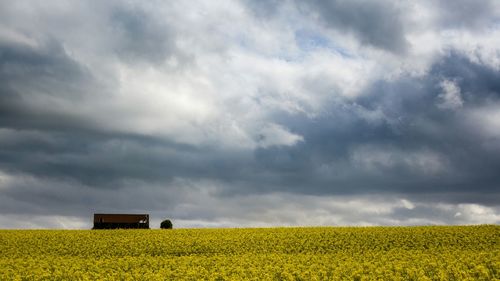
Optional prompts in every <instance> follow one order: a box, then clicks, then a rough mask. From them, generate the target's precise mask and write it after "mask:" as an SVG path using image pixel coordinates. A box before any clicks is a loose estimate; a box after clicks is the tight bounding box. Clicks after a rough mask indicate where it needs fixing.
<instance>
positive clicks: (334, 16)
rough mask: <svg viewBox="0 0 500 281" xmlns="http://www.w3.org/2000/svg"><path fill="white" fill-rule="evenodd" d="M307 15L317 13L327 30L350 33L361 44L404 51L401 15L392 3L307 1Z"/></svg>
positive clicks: (397, 51)
mask: <svg viewBox="0 0 500 281" xmlns="http://www.w3.org/2000/svg"><path fill="white" fill-rule="evenodd" d="M305 5H306V7H307V8H309V9H310V10H309V9H307V10H306V13H307V12H313V13H318V14H319V16H320V19H321V20H322V21H323V22H324V23H325V24H326V25H327V26H329V27H331V28H333V29H335V30H337V31H340V32H346V31H347V32H352V33H353V34H355V35H356V36H358V37H359V40H360V41H361V43H362V44H369V45H372V46H374V47H377V48H381V49H384V50H388V51H391V52H396V53H400V52H404V51H405V50H406V48H407V42H406V39H405V32H404V22H403V18H402V15H401V11H400V10H399V9H398V7H397V6H396V5H395V4H394V3H391V2H383V1H382V2H373V1H308V2H306V4H305Z"/></svg>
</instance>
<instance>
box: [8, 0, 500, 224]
mask: <svg viewBox="0 0 500 281" xmlns="http://www.w3.org/2000/svg"><path fill="white" fill-rule="evenodd" d="M93 213H149V214H150V216H151V218H152V223H151V227H153V228H158V227H159V224H160V221H161V220H162V219H166V218H170V219H171V220H172V222H173V224H174V228H184V227H267V226H309V225H314V226H322V225H325V226H344V225H363V226H365V225H436V224H450V225H458V224H498V223H500V1H496V0H449V1H447V0H422V1H410V0H380V1H368V0H366V1H363V0H353V1H345V0H327V1H320V0H311V1H299V0H283V1H276V0H270V1H262V0H231V1H229V0H221V1H208V0H193V1H159V0H158V1H155V0H152V1H139V0H130V1H125V0H124V1H115V0H110V1H98V0H86V1H65V0H54V1H35V0H33V1H27V0H17V1H7V0H0V228H67V229H75V228H76V229H78V228H82V229H86V228H90V227H91V225H92V215H93Z"/></svg>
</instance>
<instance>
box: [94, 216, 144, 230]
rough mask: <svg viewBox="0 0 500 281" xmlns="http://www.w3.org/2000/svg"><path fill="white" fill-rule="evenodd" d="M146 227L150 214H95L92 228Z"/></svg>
mask: <svg viewBox="0 0 500 281" xmlns="http://www.w3.org/2000/svg"><path fill="white" fill-rule="evenodd" d="M117 228H146V229H149V214H94V227H93V228H92V229H117Z"/></svg>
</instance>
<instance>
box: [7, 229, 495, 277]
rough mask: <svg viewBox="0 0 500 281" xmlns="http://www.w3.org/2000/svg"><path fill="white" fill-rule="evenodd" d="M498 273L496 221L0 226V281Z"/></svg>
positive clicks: (472, 274)
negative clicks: (273, 225)
mask: <svg viewBox="0 0 500 281" xmlns="http://www.w3.org/2000/svg"><path fill="white" fill-rule="evenodd" d="M110 279H111V280H172V279H187V280H198V279H207V280H239V279H251V280H344V279H348V280H499V279H500V226H462V227H360V228H351V227H341V228H334V227H329V228H326V227H317V228H263V229H177V230H0V280H110Z"/></svg>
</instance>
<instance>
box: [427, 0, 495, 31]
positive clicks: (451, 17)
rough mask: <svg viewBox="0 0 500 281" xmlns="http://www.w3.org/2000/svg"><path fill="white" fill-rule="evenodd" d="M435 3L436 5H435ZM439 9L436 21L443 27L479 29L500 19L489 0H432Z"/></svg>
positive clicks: (493, 4) (492, 2)
mask: <svg viewBox="0 0 500 281" xmlns="http://www.w3.org/2000/svg"><path fill="white" fill-rule="evenodd" d="M436 4H437V5H436ZM431 5H436V6H437V9H438V10H439V16H438V23H439V24H441V25H442V26H443V27H445V28H452V29H453V28H472V29H476V30H478V29H479V30H480V29H481V28H484V27H489V26H491V25H494V24H495V21H498V20H499V19H500V17H499V15H498V14H497V11H495V3H494V1H491V0H481V1H469V0H459V1H445V0H441V1H432V3H431Z"/></svg>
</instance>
